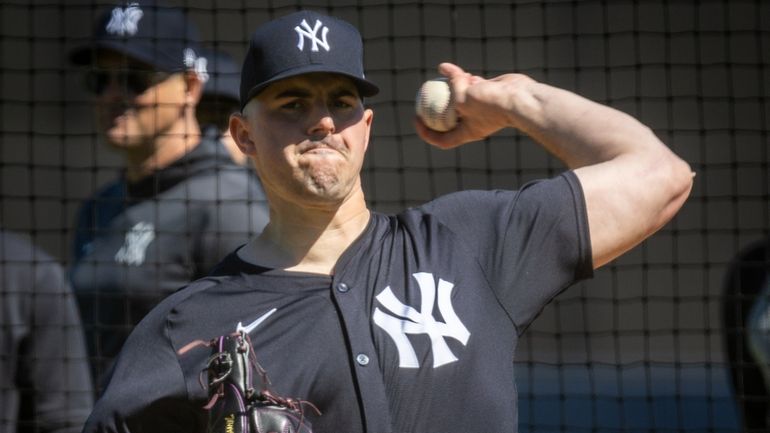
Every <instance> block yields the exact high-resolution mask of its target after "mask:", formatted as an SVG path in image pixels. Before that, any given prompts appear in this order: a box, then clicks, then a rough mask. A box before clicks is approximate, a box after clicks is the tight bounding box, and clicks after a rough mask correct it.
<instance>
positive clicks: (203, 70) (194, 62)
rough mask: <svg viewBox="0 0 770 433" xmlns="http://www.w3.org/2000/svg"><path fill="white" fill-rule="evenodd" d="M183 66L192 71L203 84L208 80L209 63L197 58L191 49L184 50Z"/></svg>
mask: <svg viewBox="0 0 770 433" xmlns="http://www.w3.org/2000/svg"><path fill="white" fill-rule="evenodd" d="M184 65H185V67H187V68H189V69H192V70H193V71H194V72H195V74H196V75H198V78H199V79H200V80H201V81H203V82H204V83H205V82H207V81H208V80H209V71H208V67H209V61H208V59H207V58H205V57H203V56H198V54H196V53H195V50H193V49H192V48H185V49H184Z"/></svg>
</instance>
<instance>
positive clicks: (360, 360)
mask: <svg viewBox="0 0 770 433" xmlns="http://www.w3.org/2000/svg"><path fill="white" fill-rule="evenodd" d="M356 362H357V363H358V364H359V365H367V364H369V357H368V356H366V355H364V354H363V353H359V354H358V355H357V356H356Z"/></svg>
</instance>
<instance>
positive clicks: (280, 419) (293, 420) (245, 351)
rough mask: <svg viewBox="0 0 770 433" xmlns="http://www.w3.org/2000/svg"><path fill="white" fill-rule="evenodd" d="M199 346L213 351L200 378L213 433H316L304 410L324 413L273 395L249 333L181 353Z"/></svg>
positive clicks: (210, 430) (191, 345) (226, 336)
mask: <svg viewBox="0 0 770 433" xmlns="http://www.w3.org/2000/svg"><path fill="white" fill-rule="evenodd" d="M197 345H205V346H209V347H211V351H212V353H211V356H210V357H209V358H208V362H207V367H206V369H204V370H203V371H201V377H200V381H201V385H202V386H203V387H204V388H206V389H208V393H209V402H208V404H206V406H204V408H205V409H207V410H208V411H209V422H208V430H207V431H208V433H312V431H313V430H312V427H311V425H310V421H309V420H308V419H307V418H306V417H305V415H304V407H305V406H309V407H311V408H312V409H313V410H315V412H316V413H317V414H319V415H320V412H319V411H318V409H317V408H316V407H315V406H313V405H312V404H311V403H310V402H307V401H303V400H295V399H291V398H283V397H280V396H278V395H276V394H275V393H273V392H272V391H270V389H269V385H270V381H269V379H268V377H267V373H266V372H265V370H264V369H263V368H262V367H261V366H260V365H259V363H257V360H256V356H255V354H254V350H253V348H252V346H251V340H250V339H249V335H248V334H247V333H245V332H243V331H241V332H236V333H234V334H231V335H224V336H221V337H218V338H215V339H213V340H210V341H208V342H203V341H197V342H193V343H190V344H188V345H187V346H185V347H184V348H182V349H181V350H180V351H179V353H180V354H183V353H184V352H186V351H187V350H189V349H191V348H192V347H195V346H197ZM255 373H256V374H257V376H258V378H259V380H260V382H261V386H260V388H259V389H257V388H255V387H254V384H253V381H254V374H255ZM204 374H206V376H207V379H206V382H205V383H204V380H203V375H204Z"/></svg>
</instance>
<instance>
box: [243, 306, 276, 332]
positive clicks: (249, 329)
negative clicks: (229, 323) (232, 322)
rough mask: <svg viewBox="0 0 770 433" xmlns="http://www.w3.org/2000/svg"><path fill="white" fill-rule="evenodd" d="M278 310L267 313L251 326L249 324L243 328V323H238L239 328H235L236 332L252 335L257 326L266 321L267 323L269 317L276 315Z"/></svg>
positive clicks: (274, 309)
mask: <svg viewBox="0 0 770 433" xmlns="http://www.w3.org/2000/svg"><path fill="white" fill-rule="evenodd" d="M276 310H277V308H273V309H272V310H270V311H268V312H267V313H265V314H263V315H261V316H259V318H257V320H255V321H253V322H251V323H249V324H248V325H246V326H243V323H241V322H238V326H237V327H236V328H235V332H241V331H243V332H245V333H247V334H251V331H253V330H254V328H256V327H257V326H259V324H260V323H262V322H264V321H265V319H267V318H268V317H270V315H271V314H273V313H275V311H276Z"/></svg>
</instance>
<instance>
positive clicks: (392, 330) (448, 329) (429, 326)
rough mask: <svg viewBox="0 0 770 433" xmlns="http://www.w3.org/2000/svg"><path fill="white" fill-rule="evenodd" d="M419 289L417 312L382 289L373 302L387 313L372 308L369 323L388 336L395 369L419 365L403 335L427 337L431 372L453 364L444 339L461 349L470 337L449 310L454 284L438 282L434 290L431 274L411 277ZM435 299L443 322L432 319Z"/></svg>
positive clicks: (407, 339) (415, 355)
mask: <svg viewBox="0 0 770 433" xmlns="http://www.w3.org/2000/svg"><path fill="white" fill-rule="evenodd" d="M412 276H413V277H414V279H415V280H417V284H418V285H419V286H420V295H421V300H422V305H420V310H419V311H418V310H417V309H415V308H413V307H410V306H408V305H404V304H403V303H402V302H401V301H399V300H398V299H397V298H396V296H395V295H394V294H393V291H391V289H390V286H388V287H386V288H385V289H384V290H383V291H382V292H380V294H379V295H377V301H379V303H380V305H382V306H383V307H384V308H386V309H387V310H388V311H390V314H389V313H386V312H384V311H382V310H380V308H379V307H377V308H375V310H374V316H373V320H374V323H375V324H377V326H379V327H380V328H382V329H383V330H385V332H387V333H388V335H390V338H392V339H393V342H394V343H395V344H396V348H397V349H398V358H399V367H401V368H419V367H420V363H419V361H418V359H417V354H416V353H415V352H414V347H413V346H412V343H411V342H410V341H409V338H407V334H427V335H428V337H429V338H430V343H431V351H432V352H433V368H436V367H440V366H442V365H444V364H449V363H452V362H455V361H457V357H456V356H455V355H454V353H452V350H451V349H450V348H449V346H448V345H447V343H446V341H445V340H444V339H445V338H446V337H449V338H454V339H455V340H457V341H459V342H460V343H462V345H463V346H465V345H466V344H467V343H468V338H469V337H470V335H471V333H470V332H468V329H466V328H465V325H463V323H462V322H461V321H460V319H459V318H458V317H457V314H456V313H455V311H454V308H453V307H452V289H453V288H454V284H452V283H450V282H448V281H444V280H442V279H439V280H438V286H436V281H435V279H434V277H433V274H430V273H427V272H419V273H416V274H412ZM437 297H438V309H439V311H440V312H441V316H442V317H443V318H444V322H439V321H437V320H436V319H435V318H434V317H433V306H434V304H435V302H436V298H437Z"/></svg>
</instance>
